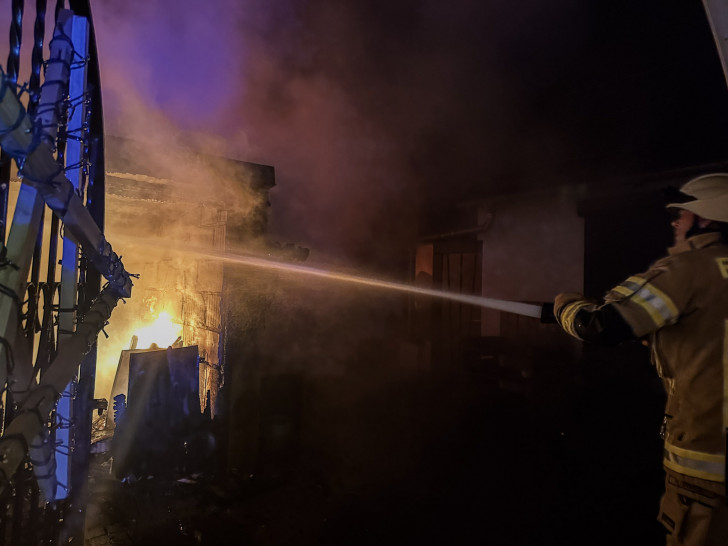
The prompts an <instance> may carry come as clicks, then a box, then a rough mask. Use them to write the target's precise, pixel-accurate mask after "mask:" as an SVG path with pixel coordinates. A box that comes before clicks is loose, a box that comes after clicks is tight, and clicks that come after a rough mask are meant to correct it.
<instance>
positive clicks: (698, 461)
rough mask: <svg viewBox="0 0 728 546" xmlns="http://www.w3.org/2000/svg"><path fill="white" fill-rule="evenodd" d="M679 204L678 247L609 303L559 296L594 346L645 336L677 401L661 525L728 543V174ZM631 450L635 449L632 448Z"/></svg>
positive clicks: (683, 537) (668, 413) (684, 537)
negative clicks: (727, 494) (727, 499)
mask: <svg viewBox="0 0 728 546" xmlns="http://www.w3.org/2000/svg"><path fill="white" fill-rule="evenodd" d="M681 192H682V193H683V194H685V195H686V198H687V199H689V200H687V201H685V202H682V203H671V204H669V205H667V206H668V208H671V209H674V212H676V213H677V216H676V219H675V220H674V221H673V222H672V227H673V230H674V236H675V244H674V246H673V247H671V248H670V249H669V251H668V256H666V257H665V258H662V259H660V260H658V261H657V262H655V263H654V264H653V265H652V266H651V267H650V268H649V269H648V270H647V271H646V272H644V273H640V274H638V275H634V276H631V277H629V278H628V279H627V280H625V281H624V282H622V283H621V284H619V285H618V286H615V287H614V288H612V289H611V290H610V291H609V292H608V293H607V295H606V296H605V298H604V301H603V302H594V301H589V300H587V299H585V298H584V297H583V296H582V295H581V294H575V293H566V294H559V295H558V296H557V297H556V299H555V301H554V314H555V316H556V319H557V321H558V323H559V324H560V325H561V327H562V328H563V329H564V330H565V331H566V332H568V333H569V334H571V335H572V336H574V337H576V338H578V339H581V340H583V341H586V342H596V343H601V344H607V345H616V344H619V343H622V342H624V341H627V340H633V339H638V340H643V342H646V343H648V344H649V346H650V350H651V355H652V361H653V364H654V365H655V367H656V369H657V372H658V373H659V374H660V377H661V378H662V379H663V382H664V385H665V389H666V391H667V405H666V408H665V418H664V421H663V426H662V431H661V436H662V437H663V439H664V441H665V451H664V453H665V456H664V468H665V474H666V475H665V493H664V495H663V497H662V500H661V503H660V510H659V513H658V520H659V521H660V523H662V524H663V525H664V527H665V528H666V529H667V545H668V546H678V545H681V546H682V545H689V546H717V545H721V546H726V545H728V506H726V491H725V476H726V430H727V427H728V173H718V174H709V175H705V176H700V177H698V178H695V179H693V180H690V181H689V182H687V183H686V184H685V185H684V186H683V187H682V188H681ZM622 447H623V448H624V450H625V451H624V452H625V453H626V452H628V451H629V446H622Z"/></svg>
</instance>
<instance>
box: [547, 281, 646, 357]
mask: <svg viewBox="0 0 728 546" xmlns="http://www.w3.org/2000/svg"><path fill="white" fill-rule="evenodd" d="M554 315H555V317H556V321H557V322H558V323H559V325H560V326H561V327H562V328H563V329H564V330H565V331H566V332H567V333H569V334H571V335H572V336H574V337H575V338H577V339H580V340H582V341H589V342H592V343H598V344H601V345H618V344H619V343H622V342H623V341H627V340H630V339H635V337H636V336H635V334H634V332H633V331H632V328H631V327H630V326H629V325H628V324H627V322H626V321H625V320H624V318H622V315H620V314H619V312H617V310H616V309H615V308H614V306H613V305H612V304H609V303H607V304H604V305H597V304H596V303H594V302H591V301H589V300H586V299H584V296H582V295H581V294H577V293H574V292H570V293H564V294H559V295H558V296H556V298H555V299H554Z"/></svg>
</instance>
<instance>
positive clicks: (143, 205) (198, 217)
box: [97, 138, 275, 415]
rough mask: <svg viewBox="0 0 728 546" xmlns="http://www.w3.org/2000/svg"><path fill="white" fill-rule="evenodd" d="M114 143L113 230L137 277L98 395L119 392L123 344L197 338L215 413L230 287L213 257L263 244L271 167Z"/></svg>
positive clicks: (104, 346) (203, 388)
mask: <svg viewBox="0 0 728 546" xmlns="http://www.w3.org/2000/svg"><path fill="white" fill-rule="evenodd" d="M107 147H108V159H107V171H108V172H107V176H108V182H107V184H108V196H107V232H108V233H109V234H110V237H116V238H117V240H119V241H120V243H121V246H120V251H121V252H122V253H124V254H126V255H127V256H128V258H127V259H128V263H129V266H128V267H129V268H130V270H131V271H132V272H134V273H138V274H139V278H138V279H137V281H136V292H135V297H134V298H133V299H131V300H129V301H128V302H127V303H126V305H125V306H124V307H123V308H121V309H120V310H119V311H120V312H119V316H117V317H115V321H114V324H113V325H112V326H111V327H110V328H109V336H110V337H109V338H108V339H104V340H101V342H100V344H99V346H100V350H99V375H98V378H99V379H98V381H97V394H98V395H99V396H104V397H106V396H108V393H110V392H111V389H112V380H113V377H114V374H115V370H116V365H117V362H118V361H119V354H120V352H121V350H123V349H148V348H149V347H151V346H153V345H156V346H157V347H161V348H164V347H167V346H169V345H173V344H175V343H177V344H179V345H182V346H192V345H195V346H197V347H198V350H199V357H200V397H201V401H202V406H203V408H204V407H205V404H206V402H205V401H206V400H207V399H208V398H209V400H210V403H211V404H212V408H211V410H212V413H213V415H214V413H215V409H214V407H215V404H216V400H217V391H218V387H219V386H220V385H221V383H222V373H221V370H222V367H223V362H222V360H221V355H222V350H221V341H222V340H221V336H222V333H223V328H222V321H221V312H222V293H223V285H224V274H223V264H222V263H221V261H220V260H219V259H215V257H214V256H215V253H218V254H220V255H221V254H222V253H224V252H225V251H226V250H229V249H239V248H247V249H253V250H255V249H257V248H265V246H266V242H265V241H264V239H263V235H264V234H265V231H266V218H267V207H268V191H269V190H270V189H271V188H272V187H273V186H274V183H275V182H274V171H273V168H272V167H267V166H263V165H255V164H251V163H245V162H240V161H233V160H228V159H224V158H212V157H209V156H202V155H199V154H193V153H190V152H182V151H178V152H177V153H176V154H175V153H174V152H172V153H167V154H166V155H164V156H162V155H160V154H159V153H158V152H157V151H153V152H152V151H150V150H149V148H148V147H146V146H145V145H144V144H142V143H138V142H131V141H128V140H124V139H119V138H109V139H108V143H107ZM133 338H134V339H135V342H134V346H131V343H132V339H133ZM116 394H118V392H114V393H112V395H111V398H113V396H114V395H116Z"/></svg>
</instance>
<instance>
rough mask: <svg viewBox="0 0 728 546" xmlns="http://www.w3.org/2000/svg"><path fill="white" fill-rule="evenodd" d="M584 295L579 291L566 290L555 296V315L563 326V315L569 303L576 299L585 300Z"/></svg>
mask: <svg viewBox="0 0 728 546" xmlns="http://www.w3.org/2000/svg"><path fill="white" fill-rule="evenodd" d="M583 300H584V296H583V295H582V294H579V293H578V292H564V293H562V294H559V295H558V296H556V297H555V298H554V316H555V317H556V321H557V322H558V323H559V324H561V326H563V323H562V322H561V318H562V315H563V314H564V311H565V310H566V308H567V307H568V305H569V304H571V303H574V302H575V301H583Z"/></svg>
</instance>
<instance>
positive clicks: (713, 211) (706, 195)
mask: <svg viewBox="0 0 728 546" xmlns="http://www.w3.org/2000/svg"><path fill="white" fill-rule="evenodd" d="M680 191H681V192H682V193H684V194H686V195H688V196H690V197H692V198H693V200H692V201H687V202H685V203H670V204H669V205H667V206H668V207H674V208H680V209H685V210H688V211H690V212H692V213H694V214H697V215H698V216H700V217H702V218H705V219H707V220H715V221H716V222H728V173H715V174H706V175H703V176H699V177H697V178H693V179H692V180H690V181H689V182H686V183H685V184H684V185H683V187H682V188H680Z"/></svg>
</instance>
